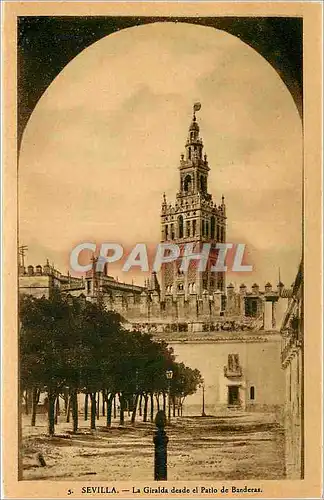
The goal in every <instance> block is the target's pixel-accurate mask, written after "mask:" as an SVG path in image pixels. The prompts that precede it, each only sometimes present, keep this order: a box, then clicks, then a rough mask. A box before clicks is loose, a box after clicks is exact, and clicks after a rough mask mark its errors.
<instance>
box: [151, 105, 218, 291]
mask: <svg viewBox="0 0 324 500" xmlns="http://www.w3.org/2000/svg"><path fill="white" fill-rule="evenodd" d="M200 108H201V104H200V103H196V104H194V106H193V116H192V120H191V123H190V126H189V132H188V137H187V142H186V144H185V154H181V158H180V165H179V191H178V193H177V194H176V200H175V203H174V204H171V203H168V202H167V200H166V197H165V195H163V201H162V210H161V242H163V243H176V244H177V245H179V246H180V249H181V254H182V253H183V248H184V244H185V243H192V244H194V252H197V253H198V252H199V251H200V250H201V249H202V245H203V244H204V243H210V244H211V248H212V249H213V248H214V247H215V245H216V243H218V242H219V243H224V242H225V238H226V208H225V203H224V197H222V200H221V204H220V205H217V204H216V203H214V201H213V197H212V195H211V194H209V192H208V172H209V170H210V167H209V163H208V160H207V155H206V154H204V145H203V141H202V139H201V137H200V129H199V125H198V122H197V118H196V113H197V111H199V110H200ZM181 254H180V255H181ZM216 257H217V250H214V251H213V250H212V251H211V253H210V258H209V260H208V263H207V266H206V269H205V270H204V271H200V270H199V268H198V267H199V261H197V260H191V261H190V264H189V269H188V271H187V272H184V273H183V272H182V271H181V270H180V264H181V259H179V260H178V261H174V262H170V263H166V264H164V265H163V266H162V270H161V298H162V300H164V298H165V296H166V295H173V297H174V298H176V297H177V296H178V295H183V294H184V295H185V299H186V300H187V299H188V296H189V295H190V294H197V297H198V298H200V297H201V296H202V294H206V293H207V294H209V295H211V294H212V293H213V292H216V291H217V290H219V291H221V292H224V291H225V275H224V272H214V271H211V266H213V265H214V264H215V261H216Z"/></svg>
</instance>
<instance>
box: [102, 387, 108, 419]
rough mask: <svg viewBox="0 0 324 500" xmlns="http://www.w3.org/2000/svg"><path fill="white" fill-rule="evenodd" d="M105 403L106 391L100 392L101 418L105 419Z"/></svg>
mask: <svg viewBox="0 0 324 500" xmlns="http://www.w3.org/2000/svg"><path fill="white" fill-rule="evenodd" d="M106 401H107V396H106V391H102V416H103V417H105V415H106Z"/></svg>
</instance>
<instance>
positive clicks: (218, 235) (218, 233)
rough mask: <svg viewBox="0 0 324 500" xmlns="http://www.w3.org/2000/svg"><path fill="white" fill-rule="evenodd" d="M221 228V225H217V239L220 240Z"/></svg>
mask: <svg viewBox="0 0 324 500" xmlns="http://www.w3.org/2000/svg"><path fill="white" fill-rule="evenodd" d="M219 229H220V228H219V225H217V234H216V239H217V241H219V240H220V231H219Z"/></svg>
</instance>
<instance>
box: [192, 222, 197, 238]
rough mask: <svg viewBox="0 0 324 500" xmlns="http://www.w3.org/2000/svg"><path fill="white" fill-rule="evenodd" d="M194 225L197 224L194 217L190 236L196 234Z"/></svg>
mask: <svg viewBox="0 0 324 500" xmlns="http://www.w3.org/2000/svg"><path fill="white" fill-rule="evenodd" d="M196 225H197V221H196V219H194V220H193V221H192V236H196Z"/></svg>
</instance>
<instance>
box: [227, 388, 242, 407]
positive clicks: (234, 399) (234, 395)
mask: <svg viewBox="0 0 324 500" xmlns="http://www.w3.org/2000/svg"><path fill="white" fill-rule="evenodd" d="M239 404H240V393H239V386H238V385H229V386H228V405H229V406H238V405H239Z"/></svg>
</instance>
